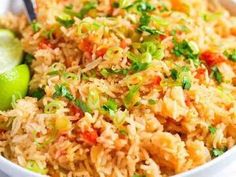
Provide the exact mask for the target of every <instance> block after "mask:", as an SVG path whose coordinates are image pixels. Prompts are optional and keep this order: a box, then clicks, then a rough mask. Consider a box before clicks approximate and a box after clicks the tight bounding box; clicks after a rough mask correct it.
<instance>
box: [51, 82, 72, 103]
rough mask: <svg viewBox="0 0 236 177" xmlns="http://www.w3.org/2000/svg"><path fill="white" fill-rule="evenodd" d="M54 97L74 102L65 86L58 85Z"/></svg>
mask: <svg viewBox="0 0 236 177" xmlns="http://www.w3.org/2000/svg"><path fill="white" fill-rule="evenodd" d="M53 97H55V98H56V97H65V98H67V99H68V100H69V101H72V100H74V96H73V95H72V94H71V93H70V91H69V90H68V89H67V88H66V87H65V86H64V85H56V86H55V92H54V94H53Z"/></svg>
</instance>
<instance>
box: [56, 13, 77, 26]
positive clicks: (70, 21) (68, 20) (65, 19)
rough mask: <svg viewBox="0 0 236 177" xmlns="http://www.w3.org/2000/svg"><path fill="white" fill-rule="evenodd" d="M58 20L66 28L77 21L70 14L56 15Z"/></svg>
mask: <svg viewBox="0 0 236 177" xmlns="http://www.w3.org/2000/svg"><path fill="white" fill-rule="evenodd" d="M56 21H57V22H58V23H59V24H60V25H62V26H64V27H65V28H70V27H71V26H72V25H73V24H74V23H75V20H74V19H73V18H71V17H68V16H63V17H56Z"/></svg>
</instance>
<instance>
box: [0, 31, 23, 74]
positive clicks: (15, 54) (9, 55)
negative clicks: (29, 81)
mask: <svg viewBox="0 0 236 177" xmlns="http://www.w3.org/2000/svg"><path fill="white" fill-rule="evenodd" d="M22 55H23V48H22V45H21V42H20V40H19V39H17V38H16V37H15V36H14V33H12V32H11V31H9V30H7V29H0V74H1V73H4V72H6V71H8V70H11V69H12V68H14V67H15V66H16V65H18V64H20V63H21V61H22Z"/></svg>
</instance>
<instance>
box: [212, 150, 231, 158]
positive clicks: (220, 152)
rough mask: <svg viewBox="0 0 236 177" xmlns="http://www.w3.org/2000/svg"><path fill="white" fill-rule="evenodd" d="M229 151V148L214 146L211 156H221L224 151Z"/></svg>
mask: <svg viewBox="0 0 236 177" xmlns="http://www.w3.org/2000/svg"><path fill="white" fill-rule="evenodd" d="M226 151H227V148H223V149H217V148H213V149H212V150H211V156H212V157H219V156H220V155H222V154H224V152H226Z"/></svg>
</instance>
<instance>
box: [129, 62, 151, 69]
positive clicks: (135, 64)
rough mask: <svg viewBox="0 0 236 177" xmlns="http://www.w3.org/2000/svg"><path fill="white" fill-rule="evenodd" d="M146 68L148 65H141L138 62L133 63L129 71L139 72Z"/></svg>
mask: <svg viewBox="0 0 236 177" xmlns="http://www.w3.org/2000/svg"><path fill="white" fill-rule="evenodd" d="M147 68H148V63H141V62H138V61H133V62H132V65H131V71H134V72H140V71H143V70H145V69H147Z"/></svg>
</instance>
